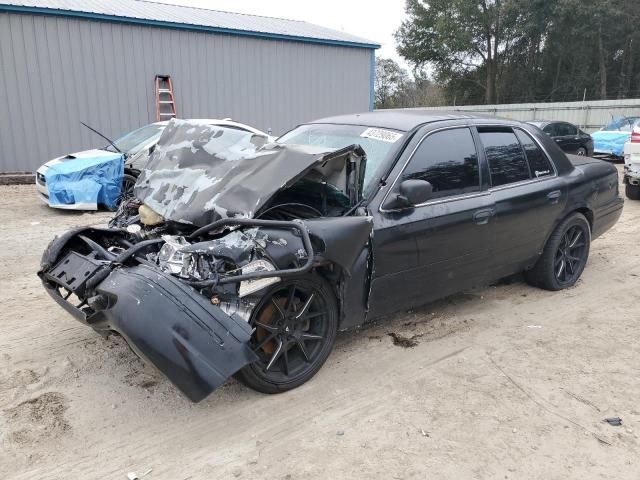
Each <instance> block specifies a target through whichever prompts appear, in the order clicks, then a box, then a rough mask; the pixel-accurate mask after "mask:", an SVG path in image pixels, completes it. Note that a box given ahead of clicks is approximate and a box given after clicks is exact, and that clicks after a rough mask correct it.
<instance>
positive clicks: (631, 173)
mask: <svg viewBox="0 0 640 480" xmlns="http://www.w3.org/2000/svg"><path fill="white" fill-rule="evenodd" d="M624 184H625V193H626V195H627V198H629V199H631V200H640V121H639V122H636V124H635V125H634V127H633V130H632V131H631V139H630V140H629V141H628V142H627V143H625V144H624Z"/></svg>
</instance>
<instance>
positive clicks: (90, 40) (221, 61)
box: [0, 13, 371, 171]
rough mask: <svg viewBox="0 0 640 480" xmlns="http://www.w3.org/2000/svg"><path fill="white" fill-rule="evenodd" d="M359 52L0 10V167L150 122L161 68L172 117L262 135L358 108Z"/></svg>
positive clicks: (365, 105) (363, 53) (35, 161)
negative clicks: (170, 90)
mask: <svg viewBox="0 0 640 480" xmlns="http://www.w3.org/2000/svg"><path fill="white" fill-rule="evenodd" d="M370 61H371V59H370V51H369V50H368V49H361V48H349V47H339V46H325V45H317V44H310V43H299V42H291V41H280V40H263V39H254V38H248V37H239V36H233V35H223V34H212V33H200V32H190V31H183V30H171V29H164V28H157V27H146V26H137V25H127V24H119V23H107V22H99V21H92V20H82V19H71V18H65V17H55V16H44V15H23V14H9V13H0V102H2V104H3V105H6V108H5V109H4V113H2V114H0V171H29V170H31V171H32V170H34V169H36V168H37V167H38V166H40V165H41V164H42V163H44V162H45V161H47V160H49V159H51V158H54V157H56V156H59V155H63V154H66V153H71V152H74V151H79V150H83V149H87V148H91V147H95V146H96V145H102V144H103V143H104V142H103V141H102V140H101V139H100V138H99V137H97V136H96V135H95V134H93V133H91V132H89V131H88V130H87V129H85V128H84V127H82V126H81V125H80V123H79V121H80V120H82V121H85V122H87V123H88V124H90V125H92V126H94V127H95V128H97V129H98V130H100V131H102V132H103V133H105V134H106V135H110V136H112V137H116V136H118V135H120V134H121V133H123V132H126V131H129V130H132V129H134V128H137V127H140V126H142V125H144V124H147V123H150V122H153V121H155V99H154V89H153V79H154V77H155V75H156V74H157V73H161V74H169V75H171V77H172V80H173V83H174V90H175V94H176V106H177V110H178V116H179V117H181V118H225V117H231V118H233V119H234V120H237V121H240V122H244V123H247V124H250V125H253V126H255V127H256V128H260V129H262V130H265V131H266V130H267V129H269V128H271V129H272V130H273V133H274V134H279V133H283V132H284V131H285V130H287V129H289V128H291V127H293V126H295V125H296V124H298V123H302V122H305V121H309V120H312V119H314V118H320V117H324V116H330V115H336V114H341V113H350V112H358V111H366V110H368V109H369V94H370V92H369V81H370V79H369V73H370Z"/></svg>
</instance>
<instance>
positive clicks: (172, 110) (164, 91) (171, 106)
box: [156, 75, 176, 122]
mask: <svg viewBox="0 0 640 480" xmlns="http://www.w3.org/2000/svg"><path fill="white" fill-rule="evenodd" d="M171 118H176V102H175V99H174V98H173V84H172V83H171V77H170V76H169V75H156V121H157V122H160V121H162V120H169V119H171Z"/></svg>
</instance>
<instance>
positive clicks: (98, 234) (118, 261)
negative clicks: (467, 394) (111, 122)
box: [39, 111, 623, 401]
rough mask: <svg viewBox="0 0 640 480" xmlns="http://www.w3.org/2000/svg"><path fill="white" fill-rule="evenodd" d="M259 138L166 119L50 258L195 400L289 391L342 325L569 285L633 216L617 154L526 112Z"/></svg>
mask: <svg viewBox="0 0 640 480" xmlns="http://www.w3.org/2000/svg"><path fill="white" fill-rule="evenodd" d="M263 143H264V139H260V138H257V137H255V136H252V135H251V134H250V133H246V132H239V131H235V130H229V129H226V128H223V127H219V126H211V125H203V124H193V123H191V122H188V121H182V120H171V122H170V123H169V125H168V126H167V128H166V129H165V130H164V132H163V133H162V137H161V138H160V141H159V143H158V146H157V147H156V149H155V151H154V153H153V155H152V157H151V159H150V160H149V163H148V166H147V169H146V170H145V171H144V172H143V173H142V175H141V176H140V177H139V178H138V181H137V183H136V186H135V189H134V194H135V198H133V199H131V200H129V201H128V202H126V204H123V205H122V206H121V208H120V209H119V211H118V213H117V215H116V216H115V217H114V219H113V220H112V222H111V227H110V228H82V229H79V230H75V231H71V232H67V233H66V234H64V235H62V236H60V237H58V238H56V239H55V240H54V241H53V242H52V243H51V244H50V245H49V247H48V248H47V250H46V251H45V253H44V256H43V259H42V263H41V269H40V272H39V276H40V278H41V279H42V282H43V284H44V287H45V289H46V291H47V292H48V293H49V294H50V295H51V296H52V297H53V298H54V299H55V301H56V302H58V303H59V304H60V305H61V306H62V307H64V308H65V309H66V310H67V311H68V312H69V313H70V314H71V315H73V316H74V317H75V318H77V319H78V320H79V321H81V322H82V323H84V324H86V325H88V326H90V327H92V328H93V329H95V330H96V331H98V332H100V333H102V334H108V333H117V334H119V335H121V336H122V337H124V338H125V340H126V341H127V342H128V344H129V345H130V346H131V347H132V349H133V350H134V351H135V352H136V353H137V354H138V355H140V356H141V357H143V358H145V359H146V360H147V361H149V362H151V363H153V364H154V365H155V366H156V367H157V368H158V369H159V370H160V371H161V372H163V373H164V374H165V375H166V376H167V377H168V378H169V379H170V380H171V381H172V382H173V383H174V384H175V385H176V386H177V387H178V388H179V389H180V390H181V391H182V392H183V393H184V394H185V395H186V396H187V397H188V398H190V399H191V400H193V401H199V400H201V399H202V398H204V397H205V396H207V395H208V394H210V393H211V392H212V391H213V390H214V389H215V388H216V387H218V386H220V385H221V384H222V383H223V382H224V381H225V380H226V379H227V378H228V377H229V376H231V375H234V374H235V375H236V376H237V378H239V379H240V380H241V381H242V382H244V383H245V384H246V385H248V386H250V387H251V388H254V389H256V390H259V391H261V392H266V393H276V392H282V391H286V390H289V389H292V388H295V387H297V386H299V385H301V384H302V383H304V382H306V381H307V380H309V379H310V378H311V377H312V376H313V375H314V374H315V373H316V372H317V371H318V370H319V369H320V367H321V366H322V364H323V363H324V361H325V360H326V359H327V357H328V355H329V353H330V352H331V350H332V348H333V345H334V341H335V338H336V333H337V332H338V331H339V330H344V329H348V328H352V327H355V326H358V325H361V324H363V323H366V322H369V321H371V320H372V319H375V318H378V317H381V316H384V315H387V314H389V313H391V312H394V311H397V310H403V309H408V308H413V307H415V306H418V305H422V304H424V303H426V302H430V301H432V300H434V299H437V298H441V297H444V296H446V295H450V294H452V293H455V292H458V291H461V290H464V289H468V288H470V287H473V286H476V285H482V284H487V283H490V282H493V281H495V280H497V279H500V278H502V277H505V276H509V275H511V274H515V273H517V272H523V271H524V272H525V278H526V279H527V281H528V282H529V283H530V284H532V285H535V286H538V287H540V288H543V289H547V290H560V289H563V288H567V287H570V286H572V285H574V284H575V283H576V281H577V280H578V278H579V277H580V275H581V273H582V271H583V269H584V268H585V266H586V263H587V258H588V255H589V247H590V244H591V241H592V240H593V239H595V238H597V237H598V236H599V235H601V234H602V233H603V232H605V231H606V230H608V229H609V228H610V227H611V226H612V225H613V224H614V223H615V222H616V221H617V220H618V218H619V216H620V214H621V211H622V204H623V201H622V199H621V198H620V196H619V194H618V174H617V170H616V168H615V167H614V166H613V165H610V164H608V163H605V162H602V161H599V160H595V159H592V158H589V157H584V156H583V157H578V156H570V157H567V156H566V155H565V154H564V153H563V152H562V150H560V149H559V148H558V146H557V144H556V143H555V142H554V141H553V140H551V139H550V138H549V137H548V136H547V135H545V134H543V133H542V132H541V131H540V130H539V129H537V128H535V127H533V126H531V125H529V124H526V123H520V122H515V121H507V120H499V119H495V118H483V117H475V116H471V115H466V114H447V113H441V112H438V113H428V112H419V111H380V112H371V113H363V114H359V115H345V116H339V117H332V118H325V119H323V120H318V121H316V122H313V123H310V124H306V125H300V126H298V127H296V128H294V129H293V130H291V131H290V132H288V133H287V134H285V135H284V136H282V137H281V138H280V139H279V140H278V142H277V143H268V144H265V145H263ZM407 368H410V366H408V367H407Z"/></svg>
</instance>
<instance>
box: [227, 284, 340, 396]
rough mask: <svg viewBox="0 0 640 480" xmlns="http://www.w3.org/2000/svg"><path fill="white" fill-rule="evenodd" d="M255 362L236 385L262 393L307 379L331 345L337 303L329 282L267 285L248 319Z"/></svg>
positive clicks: (325, 356) (240, 372)
mask: <svg viewBox="0 0 640 480" xmlns="http://www.w3.org/2000/svg"><path fill="white" fill-rule="evenodd" d="M249 323H250V324H251V326H252V327H254V329H255V331H254V333H253V336H252V337H251V347H252V348H253V350H254V351H255V352H256V354H257V355H258V361H256V362H254V363H252V364H251V365H247V366H246V367H244V368H243V369H242V370H240V371H239V372H238V373H237V374H236V377H237V378H238V380H240V381H241V382H242V383H244V384H245V385H247V386H248V387H250V388H253V389H254V390H257V391H259V392H263V393H279V392H285V391H287V390H291V389H293V388H296V387H298V386H299V385H302V384H303V383H305V382H306V381H307V380H309V379H310V378H311V377H313V376H314V375H315V374H316V372H317V371H318V370H320V367H322V365H323V364H324V362H325V360H326V359H327V357H328V356H329V353H331V350H332V349H333V344H334V342H335V338H336V332H337V330H338V304H337V301H336V298H335V295H334V294H333V291H332V289H331V287H330V285H329V284H328V283H327V282H326V281H325V280H324V279H322V278H320V277H318V276H315V275H308V276H305V277H300V278H296V279H291V280H285V281H283V282H280V283H278V284H276V285H274V286H273V287H272V288H270V289H269V290H268V291H267V292H266V294H265V295H264V296H263V297H262V299H261V300H260V301H259V302H258V304H257V305H256V307H255V308H254V310H253V313H252V315H251V319H250V321H249Z"/></svg>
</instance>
